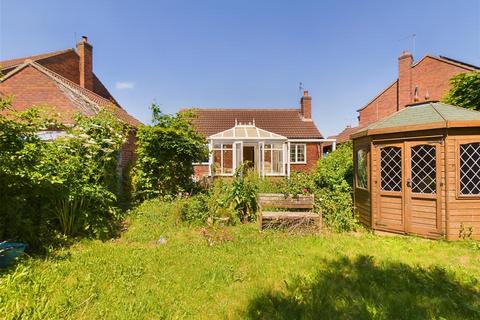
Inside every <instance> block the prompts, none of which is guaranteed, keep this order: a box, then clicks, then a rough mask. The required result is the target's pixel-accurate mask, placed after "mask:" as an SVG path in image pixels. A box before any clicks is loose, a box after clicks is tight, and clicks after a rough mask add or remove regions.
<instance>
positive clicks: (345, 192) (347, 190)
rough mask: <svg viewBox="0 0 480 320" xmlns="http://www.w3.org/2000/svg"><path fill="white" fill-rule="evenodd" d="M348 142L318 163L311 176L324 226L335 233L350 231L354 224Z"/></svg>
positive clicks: (351, 171) (350, 155)
mask: <svg viewBox="0 0 480 320" xmlns="http://www.w3.org/2000/svg"><path fill="white" fill-rule="evenodd" d="M352 154H353V151H352V144H351V142H349V143H345V144H342V145H341V146H339V147H338V149H337V150H335V151H334V152H332V153H330V154H329V155H328V157H325V158H322V159H320V160H319V161H318V164H317V167H316V168H315V171H314V172H313V179H314V183H315V186H316V188H317V190H318V191H317V197H316V203H317V204H318V206H319V207H320V208H321V209H322V212H323V219H324V223H325V225H326V226H328V227H329V228H331V229H333V230H335V231H350V230H354V229H355V228H356V227H357V225H358V222H357V220H356V218H355V216H354V212H353V199H352V183H353V157H352Z"/></svg>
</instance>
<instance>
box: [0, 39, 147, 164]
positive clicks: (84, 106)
mask: <svg viewBox="0 0 480 320" xmlns="http://www.w3.org/2000/svg"><path fill="white" fill-rule="evenodd" d="M92 53H93V47H92V45H91V44H90V43H88V41H87V37H83V38H82V40H81V41H80V42H79V43H78V44H77V48H76V50H75V49H66V50H61V51H55V52H50V53H44V54H39V55H34V56H30V57H24V58H17V59H12V60H5V61H0V67H1V71H2V74H3V76H2V77H1V78H0V96H9V95H14V99H13V108H14V109H15V110H17V111H23V110H25V109H27V108H29V107H31V106H33V105H37V106H41V105H48V106H51V107H52V108H54V110H55V112H56V113H57V114H58V116H59V118H60V121H61V122H62V123H63V124H65V125H71V124H73V116H74V115H75V114H76V113H78V112H80V113H81V114H83V115H86V116H90V115H93V114H95V113H97V112H98V111H99V110H100V109H101V108H105V109H107V110H110V111H112V112H113V113H114V114H116V115H117V116H118V118H119V119H120V120H122V121H124V122H125V123H127V124H129V125H130V126H131V127H132V131H131V132H130V134H129V136H128V139H127V142H126V143H125V145H124V146H123V148H122V152H121V154H120V166H121V167H125V166H126V165H127V164H128V163H129V162H130V161H131V160H132V158H133V156H134V151H135V128H136V127H138V126H139V125H140V124H141V123H140V121H138V120H137V119H135V118H134V117H132V116H131V115H129V114H128V113H127V112H126V111H125V110H124V109H123V108H122V107H121V106H120V105H119V104H118V103H117V101H116V100H115V99H114V98H113V96H112V95H111V94H110V92H109V91H108V90H107V88H106V87H105V86H104V85H103V84H102V82H101V81H100V80H99V79H98V77H97V76H96V75H95V73H94V72H93V55H92ZM43 134H46V135H45V136H46V137H54V136H55V135H56V134H58V132H44V133H43Z"/></svg>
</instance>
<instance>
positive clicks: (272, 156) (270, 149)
mask: <svg viewBox="0 0 480 320" xmlns="http://www.w3.org/2000/svg"><path fill="white" fill-rule="evenodd" d="M263 154H264V157H263V160H264V170H265V174H266V175H280V174H283V169H284V166H283V163H284V161H283V144H281V143H273V144H265V147H264V149H263Z"/></svg>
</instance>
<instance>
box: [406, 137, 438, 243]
mask: <svg viewBox="0 0 480 320" xmlns="http://www.w3.org/2000/svg"><path fill="white" fill-rule="evenodd" d="M405 144H406V154H405V156H406V157H405V158H406V159H405V162H406V163H405V166H406V170H405V171H406V173H407V175H406V178H407V180H406V188H405V202H406V204H405V209H406V210H405V212H406V215H405V219H406V221H405V225H406V231H407V232H410V233H416V234H422V235H426V236H428V235H431V236H438V235H440V232H441V228H442V221H441V220H442V213H441V188H440V187H439V186H440V183H439V181H441V168H440V161H438V158H439V156H440V155H441V150H440V147H441V144H440V143H439V142H437V143H435V142H427V141H415V142H406V143H405Z"/></svg>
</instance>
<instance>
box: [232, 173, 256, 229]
mask: <svg viewBox="0 0 480 320" xmlns="http://www.w3.org/2000/svg"><path fill="white" fill-rule="evenodd" d="M258 180H259V177H258V174H257V173H256V172H254V171H253V170H251V169H248V167H247V166H246V165H241V166H240V167H238V168H237V169H236V170H235V174H234V178H233V181H232V188H231V191H230V192H231V193H230V200H231V201H232V202H233V205H234V207H235V210H236V212H237V216H238V218H239V219H240V221H242V222H247V221H253V220H255V218H256V213H257V209H258V208H257V193H258Z"/></svg>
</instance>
